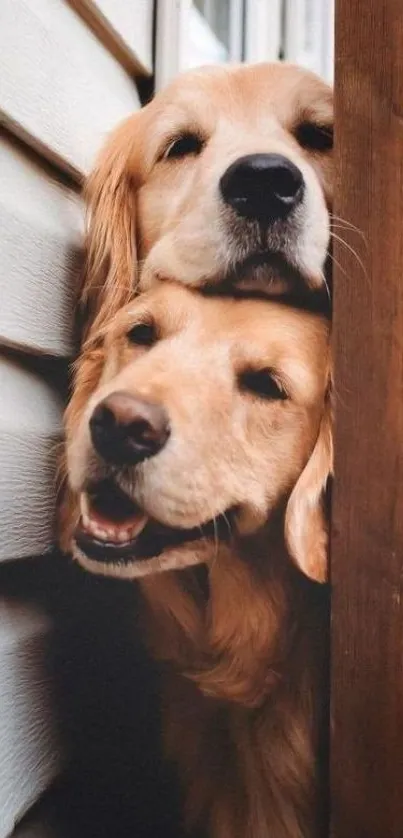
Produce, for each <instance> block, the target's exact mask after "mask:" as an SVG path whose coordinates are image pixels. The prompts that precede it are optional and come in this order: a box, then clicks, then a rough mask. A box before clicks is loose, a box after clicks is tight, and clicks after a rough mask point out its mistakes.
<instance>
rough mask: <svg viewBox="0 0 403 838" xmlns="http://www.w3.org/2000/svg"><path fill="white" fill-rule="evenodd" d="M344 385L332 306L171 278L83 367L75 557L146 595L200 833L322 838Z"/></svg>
mask: <svg viewBox="0 0 403 838" xmlns="http://www.w3.org/2000/svg"><path fill="white" fill-rule="evenodd" d="M329 376H330V350H329V324H328V321H327V320H326V319H325V318H324V317H323V316H322V315H320V314H319V313H312V312H307V311H304V310H302V309H299V310H297V309H295V308H293V307H291V306H290V305H285V304H283V303H279V302H274V301H271V300H267V299H265V298H261V299H257V298H256V299H255V298H253V299H246V298H241V299H236V298H231V297H229V296H228V297H226V296H224V295H222V296H218V297H216V296H211V295H206V294H202V293H200V291H195V290H193V289H190V288H186V287H185V286H184V285H183V284H182V283H174V282H172V281H167V282H163V283H157V284H156V285H155V286H154V287H153V288H151V289H150V290H149V291H148V292H144V293H142V294H140V295H139V296H138V297H136V298H135V299H134V300H133V301H132V302H130V303H129V304H128V305H126V306H125V307H123V308H122V309H121V310H120V311H118V312H117V313H114V314H113V315H112V317H111V318H110V320H109V321H104V322H103V323H102V325H100V326H99V328H97V329H96V330H95V329H93V330H92V332H91V334H90V336H89V337H88V339H87V341H86V343H85V345H84V347H83V352H82V355H81V357H80V359H79V362H78V365H77V370H76V378H75V388H74V393H73V396H72V399H71V402H70V405H69V406H68V409H67V413H66V463H67V469H66V470H67V475H68V486H69V488H68V496H67V498H66V500H65V504H64V508H63V514H62V518H63V523H62V544H63V547H64V549H65V550H66V551H68V552H72V553H73V555H74V557H75V558H76V560H77V561H78V562H79V563H80V564H81V565H82V566H83V567H84V568H85V569H87V570H89V571H91V572H92V573H96V574H104V575H107V576H113V577H118V578H120V579H126V580H138V583H139V585H140V586H141V590H142V594H143V600H144V608H145V614H144V618H145V626H146V634H147V637H148V642H149V645H150V649H151V650H152V654H153V655H154V657H155V658H156V659H157V661H159V662H160V664H161V671H162V673H163V685H164V686H163V690H164V692H163V697H162V706H163V716H164V718H163V734H164V742H165V751H166V756H167V758H168V759H169V760H170V761H172V762H173V763H174V764H175V765H176V766H177V770H178V775H179V778H180V781H181V784H182V789H183V798H184V822H185V824H186V829H187V830H188V834H190V835H193V834H196V832H197V834H198V835H199V834H200V832H199V831H198V830H202V834H206V835H208V836H209V838H313V836H317V835H318V834H319V823H318V821H319V816H318V812H319V798H320V794H319V786H318V776H317V775H318V771H317V764H316V758H317V753H318V749H319V729H320V716H321V694H322V693H321V690H320V678H321V674H322V659H323V654H324V652H325V651H326V649H325V648H324V647H326V613H327V612H326V608H325V609H324V608H323V600H322V596H321V593H322V591H323V588H322V587H321V586H320V585H317V584H315V582H318V581H320V582H322V581H324V580H325V578H326V543H327V531H326V520H325V515H324V510H323V492H324V489H325V486H326V482H327V479H328V475H329V473H330V471H331V468H332V440H331V417H330V402H329V400H330V394H329ZM307 577H309V579H307ZM312 580H314V581H312Z"/></svg>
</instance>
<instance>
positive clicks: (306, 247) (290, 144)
mask: <svg viewBox="0 0 403 838" xmlns="http://www.w3.org/2000/svg"><path fill="white" fill-rule="evenodd" d="M301 127H302V129H304V128H306V127H308V133H307V132H306V131H305V132H303V133H302V134H301ZM318 129H319V138H320V136H321V135H324V136H326V135H327V133H329V137H330V133H331V131H332V93H331V90H330V88H329V87H328V86H327V85H326V84H325V83H324V82H323V81H322V80H320V79H319V78H317V77H316V76H315V75H313V74H312V73H310V72H308V71H307V70H304V69H302V68H298V67H295V66H293V65H288V64H280V63H276V64H258V65H252V66H247V65H240V66H235V67H215V68H204V69H201V70H197V71H192V72H189V73H185V74H183V75H181V76H179V77H178V78H177V79H176V80H175V81H174V82H173V83H172V84H171V85H170V86H169V87H168V88H167V89H166V90H164V91H162V92H161V93H159V94H158V95H157V96H156V97H155V99H153V100H152V101H151V102H150V103H149V104H148V105H147V106H146V107H144V108H142V109H141V110H140V111H139V112H138V113H136V114H134V115H133V116H131V117H130V118H129V119H128V120H127V121H126V122H124V123H123V124H122V125H120V126H119V127H118V128H117V129H116V131H115V132H114V133H113V134H112V136H111V137H110V139H109V141H108V142H107V144H106V146H105V148H104V149H103V150H102V152H101V154H100V156H99V160H98V162H97V165H96V166H95V169H94V171H93V172H92V174H91V176H90V178H89V180H88V184H87V189H86V197H87V203H88V209H89V225H88V235H87V246H86V250H87V264H86V269H85V274H84V281H83V287H82V290H81V301H82V305H83V313H84V325H85V326H88V325H89V324H90V323H91V322H93V321H94V319H95V320H96V322H97V324H98V325H100V324H101V323H102V322H104V321H105V320H107V319H108V318H109V317H110V316H111V314H113V313H114V312H116V311H117V310H118V309H119V308H120V307H121V306H122V305H123V304H125V303H126V302H128V301H129V300H130V298H131V296H132V294H133V291H134V290H135V289H138V288H141V289H143V288H148V287H150V286H151V285H152V284H153V282H155V280H156V279H164V278H168V279H174V280H177V281H180V282H184V283H186V284H189V285H192V286H193V287H199V286H202V285H206V284H208V285H216V284H217V283H220V282H222V281H223V280H224V279H227V280H228V281H229V282H232V281H233V279H234V274H235V273H236V272H237V271H239V269H240V266H241V268H242V264H243V260H245V259H248V258H250V257H251V256H252V257H253V255H254V254H255V253H256V252H257V251H259V249H260V248H261V247H262V246H263V249H266V248H267V249H268V251H273V252H274V253H278V252H280V253H281V254H282V256H283V257H285V258H286V260H287V261H288V263H289V264H291V265H292V267H293V269H295V271H296V272H297V273H298V274H299V275H300V276H301V282H303V283H305V284H306V285H307V286H308V287H309V288H318V287H320V286H321V284H322V283H323V280H324V266H325V259H326V254H327V250H328V244H329V208H330V205H331V200H332V188H333V167H332V154H331V147H330V145H329V147H324V148H321V147H320V144H319V148H318V147H316V144H315V141H314V142H313V143H312V130H313V131H314V140H315V138H316V140H317V137H318ZM322 129H323V131H322ZM321 132H322V133H321ZM189 133H191V134H192V136H196V137H198V138H199V139H200V142H201V147H200V149H198V150H197V151H195V152H194V153H187V154H183V155H181V156H180V157H174V158H173V159H172V158H171V157H170V156H169V150H170V148H172V143H173V142H175V140H178V139H179V140H180V139H181V138H183V137H184V136H186V135H188V134H189ZM257 152H265V153H277V154H281V155H284V156H286V157H287V158H288V159H289V160H291V161H292V162H293V163H294V164H295V165H296V166H298V167H299V169H300V170H301V172H302V174H303V177H304V183H305V197H304V200H303V204H302V205H301V208H300V209H299V210H298V213H297V217H296V219H294V221H295V223H294V221H293V223H292V224H291V225H288V226H286V227H284V229H283V228H281V229H277V230H276V229H275V225H274V227H273V229H272V230H269V231H267V234H266V236H265V239H264V241H263V243H262V231H261V230H260V229H259V228H258V225H252V224H244V223H243V222H242V221H240V220H239V218H236V217H235V215H234V213H233V212H232V211H230V210H229V209H228V207H225V206H224V205H223V203H222V201H221V200H220V195H219V180H220V178H221V176H222V175H223V174H224V172H225V170H226V169H227V168H228V167H229V166H230V164H231V163H233V162H234V161H235V160H237V159H238V158H239V157H242V156H243V155H248V154H253V153H257ZM273 270H274V269H273V265H272V266H271V267H270V266H266V267H265V271H264V272H263V274H264V275H263V279H262V282H263V283H264V285H265V287H266V289H267V290H269V291H270V293H279V292H281V291H284V290H287V282H286V280H285V276H284V272H282V271H280V272H279V271H274V273H273ZM259 279H260V274H258V275H257V276H256V277H253V281H252V285H256V282H257V280H259ZM249 281H251V279H250V277H249Z"/></svg>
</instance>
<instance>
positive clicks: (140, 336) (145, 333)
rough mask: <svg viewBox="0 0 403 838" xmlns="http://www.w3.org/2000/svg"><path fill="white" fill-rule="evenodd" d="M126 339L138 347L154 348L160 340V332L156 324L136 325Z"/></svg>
mask: <svg viewBox="0 0 403 838" xmlns="http://www.w3.org/2000/svg"><path fill="white" fill-rule="evenodd" d="M126 337H127V339H128V341H129V343H133V344H135V345H136V346H153V344H154V343H156V342H157V340H158V332H157V328H156V326H155V323H152V322H148V323H147V322H146V323H136V325H135V326H132V328H131V329H129V331H128V332H127V335H126Z"/></svg>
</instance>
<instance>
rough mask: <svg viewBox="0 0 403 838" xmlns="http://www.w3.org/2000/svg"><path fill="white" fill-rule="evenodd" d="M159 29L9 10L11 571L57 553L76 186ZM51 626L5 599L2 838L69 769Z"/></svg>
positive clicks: (5, 407) (94, 8)
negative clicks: (50, 674)
mask: <svg viewBox="0 0 403 838" xmlns="http://www.w3.org/2000/svg"><path fill="white" fill-rule="evenodd" d="M152 31H153V2H152V0H137V2H127V0H98V2H96V3H95V2H94V3H93V2H91V0H74V2H73V0H71V2H67V0H66V2H63V0H2V2H1V3H0V78H1V83H0V125H2V129H1V133H0V184H1V187H0V300H1V305H0V393H1V399H0V508H1V516H0V562H1V563H3V564H2V572H3V574H4V573H6V574H7V567H8V566H9V567H10V569H12V568H13V567H14V566H15V563H16V562H20V567H21V566H22V567H23V565H21V563H23V562H24V560H25V559H27V558H28V557H35V556H40V555H41V554H44V553H46V552H49V551H51V550H52V548H53V546H54V511H55V510H54V502H55V468H56V460H57V450H58V446H59V444H60V440H61V417H62V410H63V401H62V397H61V395H60V390H61V388H60V387H59V386H57V385H58V382H57V380H56V379H55V374H54V373H53V377H51V378H50V379H49V376H46V377H44V373H43V372H42V373H41V372H40V371H41V370H45V369H48V368H49V363H50V364H51V365H52V364H53V369H54V368H55V365H56V368H59V369H60V368H61V367H63V365H64V366H65V367H66V366H67V363H68V360H69V358H70V357H71V356H72V354H73V352H74V345H73V332H72V326H73V309H74V296H75V288H76V284H77V277H78V271H79V269H80V260H81V243H82V232H83V213H82V206H81V201H80V195H79V189H80V184H81V181H82V179H83V176H84V175H85V174H86V173H87V171H88V170H89V168H90V167H91V164H92V161H93V159H94V155H95V154H96V152H97V150H98V148H99V147H100V145H101V144H102V142H103V141H104V138H105V136H106V134H107V133H108V132H109V130H110V129H111V128H112V127H113V126H114V125H115V124H116V123H117V122H118V121H119V120H121V119H122V118H123V117H125V116H126V115H127V114H129V113H131V112H132V111H134V110H136V109H137V108H138V107H139V106H140V102H139V95H138V89H137V80H139V79H141V77H147V76H148V75H150V74H151V73H152V70H153V67H152ZM41 356H42V357H43V358H44V361H43V362H42V361H41ZM49 356H51V359H50V361H49ZM52 358H54V359H58V360H57V363H56V360H55V362H53V361H52ZM63 359H65V360H64V361H63ZM33 370H37V371H36V372H34V371H33ZM51 381H53V382H54V383H53V385H52V383H50V382H51ZM4 563H6V564H4ZM7 563H9V565H7ZM52 631H53V627H52V623H51V621H50V620H49V619H48V618H47V617H46V616H45V615H44V613H43V612H42V611H41V607H40V606H39V603H37V604H36V605H35V603H32V602H31V603H30V604H28V602H25V603H24V598H23V597H22V599H20V600H19V604H18V607H17V606H14V605H12V604H11V602H10V601H8V600H7V598H6V597H5V598H4V597H3V599H0V708H1V711H0V838H6V836H9V835H10V834H11V832H12V829H13V827H14V824H15V823H16V822H17V821H18V820H19V818H20V817H21V816H22V814H23V813H24V812H25V811H26V809H27V808H28V807H29V806H31V804H32V803H33V802H34V801H35V800H36V799H37V797H38V796H39V795H40V794H41V793H42V791H43V790H44V789H45V788H46V787H47V786H48V784H49V782H50V781H51V780H52V778H53V777H54V776H55V774H56V773H57V771H58V770H59V769H60V766H61V764H62V762H63V754H62V753H60V749H59V747H58V737H57V731H56V727H57V725H56V721H55V719H54V718H53V715H54V710H53V706H52V685H51V684H50V683H49V682H48V679H47V676H46V667H45V649H46V646H47V644H48V641H49V637H50V634H51V633H52Z"/></svg>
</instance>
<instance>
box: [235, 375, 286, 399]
mask: <svg viewBox="0 0 403 838" xmlns="http://www.w3.org/2000/svg"><path fill="white" fill-rule="evenodd" d="M239 384H240V386H241V389H242V390H246V391H248V392H250V393H253V394H254V395H256V396H259V397H260V398H262V399H268V400H270V399H271V400H273V401H285V399H287V398H288V395H287V392H286V390H285V389H284V387H283V385H282V384H281V382H280V381H279V380H278V378H277V377H276V375H275V373H273V370H271V369H262V370H253V369H250V370H246V371H245V372H243V373H241V375H240V376H239Z"/></svg>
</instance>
